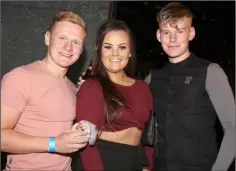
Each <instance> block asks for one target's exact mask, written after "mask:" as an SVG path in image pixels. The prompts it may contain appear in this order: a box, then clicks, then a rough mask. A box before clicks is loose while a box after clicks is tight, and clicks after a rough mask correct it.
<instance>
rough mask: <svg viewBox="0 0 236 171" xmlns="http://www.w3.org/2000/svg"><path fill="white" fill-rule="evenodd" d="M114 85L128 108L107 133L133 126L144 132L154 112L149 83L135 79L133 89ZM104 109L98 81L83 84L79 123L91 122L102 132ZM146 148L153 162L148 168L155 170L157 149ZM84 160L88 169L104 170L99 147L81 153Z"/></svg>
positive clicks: (78, 107)
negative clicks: (151, 111)
mask: <svg viewBox="0 0 236 171" xmlns="http://www.w3.org/2000/svg"><path fill="white" fill-rule="evenodd" d="M114 85H115V87H116V88H117V90H118V91H119V92H120V93H121V94H122V95H123V96H124V98H125V102H126V105H127V106H128V108H123V109H121V111H120V112H121V114H120V115H119V117H118V118H117V119H116V121H115V122H114V124H113V125H112V127H113V129H109V128H106V129H105V131H111V132H114V131H121V130H124V129H127V128H130V127H137V128H138V129H140V130H143V128H144V124H145V122H146V121H147V120H148V117H149V111H150V110H152V107H153V106H152V95H151V92H150V90H149V87H148V84H147V83H145V82H144V81H141V80H135V83H134V84H133V85H132V86H122V85H118V84H114ZM104 106H105V102H104V98H103V93H102V89H101V87H100V85H99V83H98V82H97V81H96V80H94V79H87V80H86V81H85V82H84V83H83V84H82V85H81V87H80V89H79V92H78V96H77V104H76V118H77V121H80V120H87V121H90V122H91V123H93V124H95V125H96V126H97V129H98V130H101V128H102V127H103V126H104V123H103V122H104ZM103 130H104V127H103ZM144 148H145V152H146V154H147V158H148V160H149V166H148V167H145V168H147V169H150V170H151V168H152V163H153V157H152V156H153V148H150V147H144ZM81 159H82V163H83V166H84V169H85V170H101V171H102V170H104V168H103V165H102V161H101V158H100V155H99V152H98V149H97V147H96V146H87V147H86V148H85V149H84V150H83V151H82V152H81ZM91 161H92V163H91Z"/></svg>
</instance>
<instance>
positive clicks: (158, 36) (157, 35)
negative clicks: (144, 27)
mask: <svg viewBox="0 0 236 171" xmlns="http://www.w3.org/2000/svg"><path fill="white" fill-rule="evenodd" d="M160 36H161V33H160V29H157V32H156V37H157V40H158V41H159V42H161V38H160Z"/></svg>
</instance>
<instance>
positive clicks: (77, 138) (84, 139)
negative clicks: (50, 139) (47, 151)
mask: <svg viewBox="0 0 236 171" xmlns="http://www.w3.org/2000/svg"><path fill="white" fill-rule="evenodd" d="M88 140H89V138H88V136H86V133H85V132H83V131H71V130H69V131H66V132H63V133H62V134H61V135H59V136H58V137H56V140H55V141H56V143H55V144H56V152H58V153H72V152H75V151H78V150H80V149H81V148H84V147H85V146H86V145H87V144H88Z"/></svg>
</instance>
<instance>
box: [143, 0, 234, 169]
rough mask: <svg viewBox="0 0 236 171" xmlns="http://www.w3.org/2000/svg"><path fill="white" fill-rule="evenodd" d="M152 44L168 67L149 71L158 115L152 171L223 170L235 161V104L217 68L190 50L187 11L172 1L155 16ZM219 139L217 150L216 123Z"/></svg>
mask: <svg viewBox="0 0 236 171" xmlns="http://www.w3.org/2000/svg"><path fill="white" fill-rule="evenodd" d="M157 21H158V24H159V29H158V30H157V39H158V41H159V42H160V43H161V46H162V48H163V50H164V51H165V53H166V54H167V55H168V58H169V63H168V64H167V65H166V66H164V67H163V68H162V69H160V70H158V71H151V73H150V74H149V75H148V76H147V78H146V82H148V83H149V84H150V89H151V91H152V95H153V100H154V110H155V112H157V113H158V122H159V123H158V124H159V127H158V131H159V134H158V135H159V137H158V140H159V141H158V144H157V145H156V149H155V150H156V157H155V159H154V169H153V170H155V171H164V170H165V171H177V170H178V171H210V170H213V171H221V170H222V171H223V170H224V171H226V170H227V169H228V167H229V166H230V164H231V162H232V161H233V159H234V156H235V134H236V132H235V100H234V97H233V93H232V90H231V88H230V85H229V82H228V78H227V76H226V74H225V73H224V71H223V70H222V68H221V67H220V66H219V65H218V64H216V63H212V62H210V61H207V60H204V59H201V58H198V57H196V56H195V55H194V54H192V53H191V52H190V51H189V41H191V40H192V39H193V38H194V37H195V29H194V27H193V26H192V13H191V11H190V10H189V9H188V8H187V7H185V6H183V5H181V4H180V3H177V2H172V3H169V4H167V5H166V6H164V7H163V8H162V10H161V11H160V12H159V14H158V15H157ZM216 117H218V118H219V120H220V122H221V124H222V126H223V128H224V137H223V140H222V143H221V146H220V150H219V152H218V151H217V142H216V132H215V128H214V125H215V120H216Z"/></svg>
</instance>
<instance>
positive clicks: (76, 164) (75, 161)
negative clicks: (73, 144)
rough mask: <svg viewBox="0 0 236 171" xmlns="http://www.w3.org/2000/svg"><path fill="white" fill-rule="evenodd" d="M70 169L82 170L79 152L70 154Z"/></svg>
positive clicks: (74, 170)
mask: <svg viewBox="0 0 236 171" xmlns="http://www.w3.org/2000/svg"><path fill="white" fill-rule="evenodd" d="M71 159H72V161H71V170H72V171H84V168H83V165H82V161H81V157H80V152H74V153H72V154H71Z"/></svg>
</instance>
